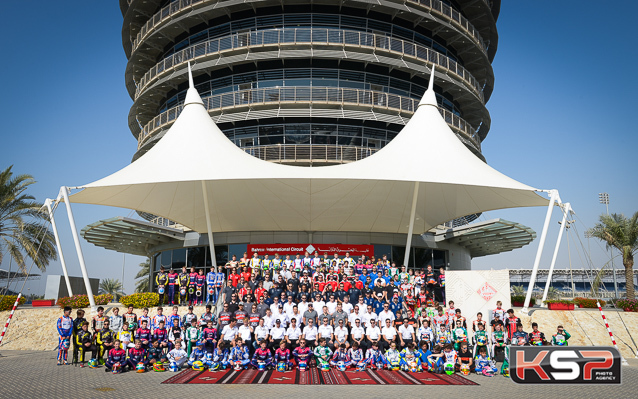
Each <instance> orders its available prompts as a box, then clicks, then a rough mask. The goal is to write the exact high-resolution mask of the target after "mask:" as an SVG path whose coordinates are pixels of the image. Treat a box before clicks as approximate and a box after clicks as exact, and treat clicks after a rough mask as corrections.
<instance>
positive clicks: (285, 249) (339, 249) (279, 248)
mask: <svg viewBox="0 0 638 399" xmlns="http://www.w3.org/2000/svg"><path fill="white" fill-rule="evenodd" d="M306 251H308V252H309V253H310V256H311V257H312V255H313V254H314V253H315V251H318V252H319V256H323V254H324V253H327V254H328V256H329V257H332V256H334V254H338V255H339V257H344V256H345V255H346V252H349V253H350V256H351V257H359V256H361V255H365V256H367V257H370V256H372V255H374V245H347V244H248V251H247V252H248V256H250V257H252V256H253V254H254V253H255V252H257V254H259V256H263V255H266V254H268V255H274V254H279V256H281V257H282V258H283V257H285V256H286V255H290V257H291V258H293V259H294V257H295V255H297V254H299V255H301V256H302V257H303V256H304V254H305V253H306Z"/></svg>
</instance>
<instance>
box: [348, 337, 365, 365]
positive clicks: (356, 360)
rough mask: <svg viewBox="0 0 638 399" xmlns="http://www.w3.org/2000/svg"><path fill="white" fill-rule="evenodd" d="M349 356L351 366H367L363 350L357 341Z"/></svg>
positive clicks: (349, 351) (353, 344) (349, 350)
mask: <svg viewBox="0 0 638 399" xmlns="http://www.w3.org/2000/svg"><path fill="white" fill-rule="evenodd" d="M348 356H349V357H350V361H351V365H352V366H354V367H358V368H363V367H365V365H366V360H365V356H364V354H363V350H362V349H361V348H359V344H358V343H357V342H356V341H355V342H353V343H352V347H351V348H350V349H348Z"/></svg>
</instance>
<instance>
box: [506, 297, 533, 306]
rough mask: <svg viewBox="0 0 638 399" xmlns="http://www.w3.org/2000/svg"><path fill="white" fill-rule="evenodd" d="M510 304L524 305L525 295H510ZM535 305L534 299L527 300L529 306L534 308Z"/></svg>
mask: <svg viewBox="0 0 638 399" xmlns="http://www.w3.org/2000/svg"><path fill="white" fill-rule="evenodd" d="M510 299H511V301H512V303H514V302H517V303H525V295H512V296H511V297H510ZM534 305H536V299H534V298H531V299H530V300H529V306H534Z"/></svg>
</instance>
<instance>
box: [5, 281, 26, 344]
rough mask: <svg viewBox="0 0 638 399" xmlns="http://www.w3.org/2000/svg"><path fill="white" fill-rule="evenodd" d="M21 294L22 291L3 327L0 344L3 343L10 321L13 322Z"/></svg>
mask: <svg viewBox="0 0 638 399" xmlns="http://www.w3.org/2000/svg"><path fill="white" fill-rule="evenodd" d="M21 296H22V293H19V294H18V297H17V298H16V302H15V303H14V304H13V309H11V313H10V314H9V318H8V319H7V323H6V324H5V325H4V328H3V329H2V335H0V345H2V340H3V339H4V334H5V333H6V332H7V327H9V323H11V318H12V317H13V314H14V313H15V311H16V308H17V307H18V303H19V302H20V297H21Z"/></svg>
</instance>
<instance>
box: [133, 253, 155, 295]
mask: <svg viewBox="0 0 638 399" xmlns="http://www.w3.org/2000/svg"><path fill="white" fill-rule="evenodd" d="M150 271H151V260H150V259H149V258H146V260H145V261H144V262H142V263H140V271H139V272H137V274H136V275H135V279H136V280H137V279H141V280H140V281H138V282H137V284H136V285H135V292H148V288H149V287H148V274H149V273H150Z"/></svg>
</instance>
